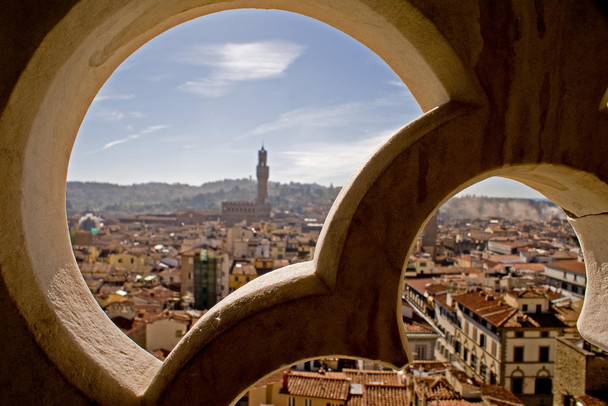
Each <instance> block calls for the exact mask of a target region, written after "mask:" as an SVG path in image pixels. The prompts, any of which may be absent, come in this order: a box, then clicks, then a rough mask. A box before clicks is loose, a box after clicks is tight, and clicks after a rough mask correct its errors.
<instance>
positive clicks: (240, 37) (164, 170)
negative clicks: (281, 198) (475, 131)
mask: <svg viewBox="0 0 608 406" xmlns="http://www.w3.org/2000/svg"><path fill="white" fill-rule="evenodd" d="M404 107H405V108H404ZM421 114H422V112H421V110H420V107H419V106H418V104H417V103H416V101H415V100H414V98H413V97H412V95H411V93H410V92H409V90H408V89H407V87H406V86H405V85H404V84H403V82H402V81H401V80H400V79H399V77H397V76H396V75H395V73H394V72H393V71H392V70H391V69H390V68H389V67H388V66H387V65H386V64H385V63H384V62H383V61H382V60H381V59H380V58H379V57H378V56H377V55H375V54H374V53H373V52H371V51H370V50H369V49H367V48H366V47H365V46H363V45H362V44H360V43H359V42H357V41H355V40H354V39H352V38H351V37H349V36H347V35H345V34H343V33H342V32H340V31H338V30H336V29H334V28H332V27H329V26H328V25H326V24H323V23H321V22H318V21H316V20H313V19H310V18H308V17H303V16H300V15H296V14H293V13H287V12H282V11H268V10H238V11H227V12H222V13H217V14H212V15H209V16H205V17H201V18H199V19H196V20H193V21H190V22H188V23H185V24H182V25H180V26H178V27H175V28H173V29H171V30H169V31H167V32H166V33H164V34H161V35H160V36H158V37H157V38H155V39H153V40H152V41H150V42H149V43H147V44H145V45H144V46H143V47H141V48H140V49H139V50H138V51H136V52H135V53H134V54H133V55H132V56H131V57H129V58H128V59H127V60H125V61H124V62H123V63H122V64H121V65H120V66H119V67H118V69H117V70H116V71H115V72H114V74H113V75H112V76H111V77H110V78H109V80H108V81H107V82H106V84H105V85H104V86H103V87H102V89H101V90H100V91H99V93H98V95H97V96H96V98H95V99H94V101H93V102H92V104H91V106H90V108H89V111H88V113H87V115H86V117H85V119H84V121H83V123H82V126H81V128H80V131H79V134H78V137H77V139H76V142H75V145H74V149H73V152H72V157H71V160H70V167H69V170H68V176H67V179H68V181H99V182H109V183H117V184H123V185H124V184H133V183H147V182H164V183H184V184H192V185H200V184H202V183H205V182H209V181H215V180H218V179H224V178H232V179H237V178H246V177H249V176H254V168H255V154H254V153H253V152H252V151H256V150H257V149H259V147H260V146H261V145H265V147H266V149H267V150H268V151H269V165H271V166H272V167H273V173H272V175H271V178H270V181H274V182H281V183H289V182H290V181H294V182H301V183H318V184H322V185H326V186H328V185H330V184H333V185H335V186H343V185H344V184H345V183H346V182H347V180H348V179H349V177H350V176H351V175H352V174H353V173H354V172H355V171H356V169H357V167H358V166H359V165H360V164H362V163H363V162H365V158H366V156H368V155H369V154H371V153H373V151H374V150H375V149H376V148H377V147H378V146H379V145H381V144H382V143H383V142H384V141H385V140H386V139H388V138H389V137H390V135H392V134H393V133H394V132H395V131H397V130H398V129H399V128H401V127H402V126H404V125H406V124H408V123H409V122H411V121H412V120H414V119H415V118H417V117H419V116H420V115H421ZM461 193H468V194H478V195H487V196H497V197H530V198H540V197H542V196H541V195H540V194H538V193H537V192H535V191H533V190H532V189H529V188H527V187H525V186H523V185H521V184H519V183H517V182H514V181H509V180H504V179H498V178H492V179H490V180H489V181H486V182H483V183H480V184H477V185H473V186H472V187H471V188H470V189H466V190H465V191H463V192H461Z"/></svg>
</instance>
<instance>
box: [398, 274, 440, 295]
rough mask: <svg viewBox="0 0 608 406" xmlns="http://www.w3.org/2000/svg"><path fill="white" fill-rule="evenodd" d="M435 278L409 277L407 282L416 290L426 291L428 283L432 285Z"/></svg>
mask: <svg viewBox="0 0 608 406" xmlns="http://www.w3.org/2000/svg"><path fill="white" fill-rule="evenodd" d="M434 281H435V279H433V278H408V279H406V280H405V283H407V284H408V285H410V286H411V287H412V288H413V289H414V290H415V291H417V292H420V293H424V292H425V291H426V287H427V285H431V284H432V283H433V282H434Z"/></svg>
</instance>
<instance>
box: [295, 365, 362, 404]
mask: <svg viewBox="0 0 608 406" xmlns="http://www.w3.org/2000/svg"><path fill="white" fill-rule="evenodd" d="M350 384H351V382H350V380H348V379H347V378H346V375H344V374H341V373H330V372H328V373H326V374H325V375H321V374H318V373H314V372H294V371H290V372H289V373H288V379H287V392H288V393H289V394H290V395H295V396H306V397H310V398H322V399H331V400H346V399H348V393H349V391H350Z"/></svg>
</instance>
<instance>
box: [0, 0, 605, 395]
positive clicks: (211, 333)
mask: <svg viewBox="0 0 608 406" xmlns="http://www.w3.org/2000/svg"><path fill="white" fill-rule="evenodd" d="M244 7H257V8H277V9H283V10H287V11H293V12H298V13H301V14H304V15H307V16H310V17H313V18H317V19H319V20H320V21H323V22H326V23H328V24H330V25H332V26H334V27H336V28H338V29H340V30H342V31H344V32H345V33H347V34H349V35H351V36H353V37H354V38H355V39H358V40H359V41H361V42H362V43H363V44H365V45H366V46H368V47H369V48H370V49H371V50H372V51H374V52H376V53H377V54H378V55H379V56H380V57H382V58H383V59H384V60H385V61H386V62H387V63H388V64H389V65H390V66H391V68H392V69H393V70H394V71H395V72H396V73H397V74H398V75H399V76H400V77H401V78H402V79H403V80H404V82H405V83H406V84H407V85H408V87H409V88H410V90H411V91H412V93H413V95H414V97H416V99H417V100H418V102H419V103H420V105H421V107H422V108H423V110H424V111H425V113H426V114H425V115H424V116H423V117H421V118H420V119H418V120H416V121H415V122H413V123H410V124H408V125H407V126H406V127H404V128H403V129H402V130H400V131H399V132H398V133H397V134H395V135H394V136H393V137H392V138H391V139H390V140H388V141H387V142H386V143H385V145H383V146H382V147H380V149H379V150H378V151H377V152H376V154H375V155H374V156H373V157H372V158H371V159H370V160H369V161H368V162H365V163H362V167H361V168H360V169H359V170H358V171H357V173H355V174H354V175H353V177H352V178H351V181H350V182H349V184H347V185H346V186H345V187H344V189H343V190H342V192H341V194H340V196H339V198H338V199H337V200H336V203H335V204H334V207H333V208H332V211H331V213H330V215H329V217H328V220H327V222H326V224H325V226H324V229H323V233H322V237H321V238H320V240H319V243H318V247H317V250H316V258H315V260H314V261H311V262H308V263H302V264H297V265H295V266H292V267H288V268H286V269H283V270H281V271H278V272H276V273H271V274H268V275H266V276H264V277H261V278H258V279H256V280H255V281H253V282H252V283H250V284H248V285H247V286H246V287H245V289H242V290H239V291H237V292H235V293H234V294H232V295H230V296H229V297H228V298H227V299H226V300H225V301H223V302H221V303H220V304H218V305H217V306H216V307H214V308H213V309H211V311H210V312H209V313H207V315H205V317H203V318H202V319H201V320H200V321H199V322H198V323H197V325H196V326H195V328H194V329H192V330H191V331H190V332H189V333H188V334H187V335H186V337H184V339H183V340H182V341H181V342H180V344H179V345H178V347H176V349H175V350H174V352H173V353H171V355H170V357H169V358H168V359H167V360H166V361H165V363H164V364H163V363H161V362H159V361H158V360H156V359H155V358H154V357H152V356H151V355H150V354H148V353H146V352H145V351H144V350H142V349H141V348H139V347H138V346H137V345H135V344H134V343H133V342H131V341H130V340H128V339H127V338H126V337H125V336H124V335H123V334H122V333H120V331H119V330H118V329H117V328H116V327H115V326H114V325H113V324H112V323H111V322H110V321H109V319H108V318H107V317H106V316H105V314H104V313H103V312H102V311H101V310H100V309H99V307H98V306H97V304H96V303H95V301H94V299H93V297H92V296H91V295H90V293H89V292H88V289H87V287H86V285H85V283H84V281H83V280H82V278H81V277H80V275H79V272H78V269H77V266H76V263H75V261H74V258H73V254H72V251H71V248H70V246H69V239H68V232H67V225H66V220H65V178H66V172H67V165H68V159H69V155H70V151H71V147H72V145H73V142H74V138H75V136H76V133H77V129H78V127H79V125H80V122H81V120H82V118H83V117H84V114H85V112H86V109H87V107H88V105H89V104H90V103H91V101H92V100H93V97H94V96H95V94H96V93H97V91H98V90H99V88H100V87H101V85H102V84H103V83H104V82H105V80H106V79H107V78H108V77H109V75H110V74H111V73H112V72H113V71H114V69H116V67H117V66H118V65H119V64H120V63H121V62H122V61H123V60H124V59H126V58H127V57H128V56H129V55H130V54H131V53H132V52H134V51H135V50H136V49H137V48H138V47H139V46H141V45H142V44H144V43H145V42H146V41H148V40H149V39H151V38H153V37H154V36H156V35H158V34H160V33H162V32H163V31H165V30H167V29H169V28H171V27H173V26H175V25H177V24H179V23H181V22H184V21H187V20H189V19H192V18H195V17H198V16H201V15H205V14H209V13H212V12H216V11H222V10H226V9H232V8H244ZM4 10H5V12H3V13H2V14H0V26H1V27H2V28H1V29H0V38H2V44H3V45H4V54H3V56H2V61H3V63H2V65H1V66H2V67H1V68H0V106H1V108H2V111H1V116H0V134H2V136H1V137H0V150H1V151H2V160H0V176H1V177H2V182H3V189H2V191H3V193H2V194H1V195H0V230H2V232H1V233H0V247H2V248H1V249H0V272H1V275H2V283H1V284H0V294H2V299H1V300H0V304H2V307H1V308H0V310H1V311H2V315H3V322H2V323H3V327H4V328H3V332H2V333H1V334H2V335H1V338H2V339H3V344H4V348H5V351H6V352H7V353H8V354H9V356H8V357H6V358H5V360H6V362H4V363H3V364H2V368H1V369H0V384H1V385H2V389H3V390H2V395H1V396H2V399H3V400H6V401H7V402H10V401H13V400H14V399H20V400H22V401H21V402H20V403H38V402H42V403H49V404H52V403H64V404H79V403H87V402H91V403H100V404H157V403H165V404H175V403H177V402H183V403H186V402H198V403H202V404H207V405H225V404H229V403H230V402H232V401H233V400H234V399H235V398H236V397H237V396H238V395H239V394H241V393H243V392H244V391H245V390H246V389H247V387H248V386H250V385H251V384H253V383H254V382H255V381H256V380H258V379H261V378H262V377H264V376H265V375H267V374H269V373H271V372H273V371H275V370H276V369H278V368H280V367H283V366H286V365H289V364H291V363H294V362H296V361H298V360H300V359H302V358H311V357H316V356H324V355H342V356H351V357H363V358H369V359H373V360H377V361H382V362H385V363H391V364H393V365H396V366H402V365H404V364H405V363H407V362H408V360H409V356H408V354H407V352H406V350H405V349H404V343H405V338H404V333H403V327H402V326H401V324H400V323H399V321H398V320H399V312H398V301H399V296H400V295H399V294H400V292H399V289H400V286H401V279H402V271H401V270H402V265H403V263H404V259H405V258H406V257H407V254H408V252H407V251H408V250H409V247H410V246H411V243H412V241H414V239H415V238H416V235H417V234H418V232H419V230H421V229H422V227H423V226H424V223H425V222H426V220H427V218H428V217H429V216H430V215H431V214H432V213H433V212H434V211H435V210H436V209H437V208H438V207H439V206H440V205H441V204H442V203H443V202H445V201H446V200H447V199H448V198H449V197H451V196H452V195H454V194H455V193H457V192H458V191H460V190H462V189H463V188H465V187H467V186H469V185H471V184H473V183H475V182H478V181H480V180H482V179H484V178H486V177H489V176H505V177H508V178H511V179H515V180H518V181H520V182H523V183H525V184H526V185H528V186H531V187H533V188H535V189H537V190H539V191H540V192H541V193H543V194H545V196H547V197H548V198H550V199H551V200H553V201H554V202H555V203H557V204H558V205H560V206H562V207H563V208H564V209H565V210H566V211H567V213H568V214H569V216H570V217H571V222H572V225H573V227H574V229H575V231H576V232H577V234H578V235H579V238H580V241H581V243H582V246H583V250H584V253H585V259H586V265H587V272H588V281H589V282H588V283H589V286H588V289H587V298H586V300H585V306H584V309H583V315H582V316H581V320H580V322H579V327H580V329H581V331H582V333H583V335H584V336H585V338H587V339H588V340H589V341H591V342H593V343H594V344H596V345H599V346H601V347H603V348H608V335H607V334H606V331H608V320H607V319H606V317H605V316H604V314H603V312H602V309H603V308H605V307H606V306H607V305H608V296H607V295H606V294H605V292H606V291H608V289H607V288H608V276H607V275H608V258H607V256H608V254H607V252H608V250H607V248H606V247H607V246H608V245H607V244H606V242H607V241H608V223H606V213H608V187H607V185H606V182H607V181H608V159H606V158H607V157H608V142H606V137H607V136H608V116H607V114H606V106H600V104H601V103H602V100H603V99H604V98H605V95H606V89H607V88H608V74H607V72H606V70H607V69H608V53H607V52H606V47H607V46H608V25H607V23H606V19H605V16H604V15H603V14H602V12H601V10H600V9H599V8H598V7H597V6H596V3H594V2H590V1H573V0H572V1H563V2H555V1H552V0H537V1H534V2H532V1H527V0H512V1H500V2H496V1H473V0H466V1H459V2H445V1H442V0H433V1H422V0H412V1H406V0H386V1H380V0H377V1H373V0H336V1H332V2H326V1H323V0H298V1H295V0H236V1H230V2H228V1H221V0H208V1H203V0H181V1H177V0H176V1H167V0H145V1H144V0H133V1H129V2H124V1H119V0H73V1H58V2H51V3H48V4H47V3H45V4H44V6H41V5H40V4H39V3H35V2H31V1H26V2H22V1H19V2H18V1H13V0H10V1H8V2H7V4H5V5H4ZM405 124H407V123H404V125H405ZM243 341H246V342H247V347H248V348H250V349H251V351H249V352H247V353H245V354H240V353H235V352H234V351H233V349H234V348H239V344H240V343H242V342H243ZM17 364H18V365H17Z"/></svg>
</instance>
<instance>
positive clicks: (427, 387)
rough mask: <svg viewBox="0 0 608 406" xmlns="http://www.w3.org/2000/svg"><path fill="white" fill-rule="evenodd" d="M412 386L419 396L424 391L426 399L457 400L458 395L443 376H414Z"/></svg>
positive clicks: (421, 395)
mask: <svg viewBox="0 0 608 406" xmlns="http://www.w3.org/2000/svg"><path fill="white" fill-rule="evenodd" d="M414 386H415V388H416V392H417V393H418V394H419V396H420V397H423V394H424V393H426V398H427V399H428V400H457V399H460V395H459V394H458V393H456V391H454V389H452V386H451V385H450V384H449V383H448V381H447V379H446V378H445V377H444V376H438V377H422V376H415V377H414Z"/></svg>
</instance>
